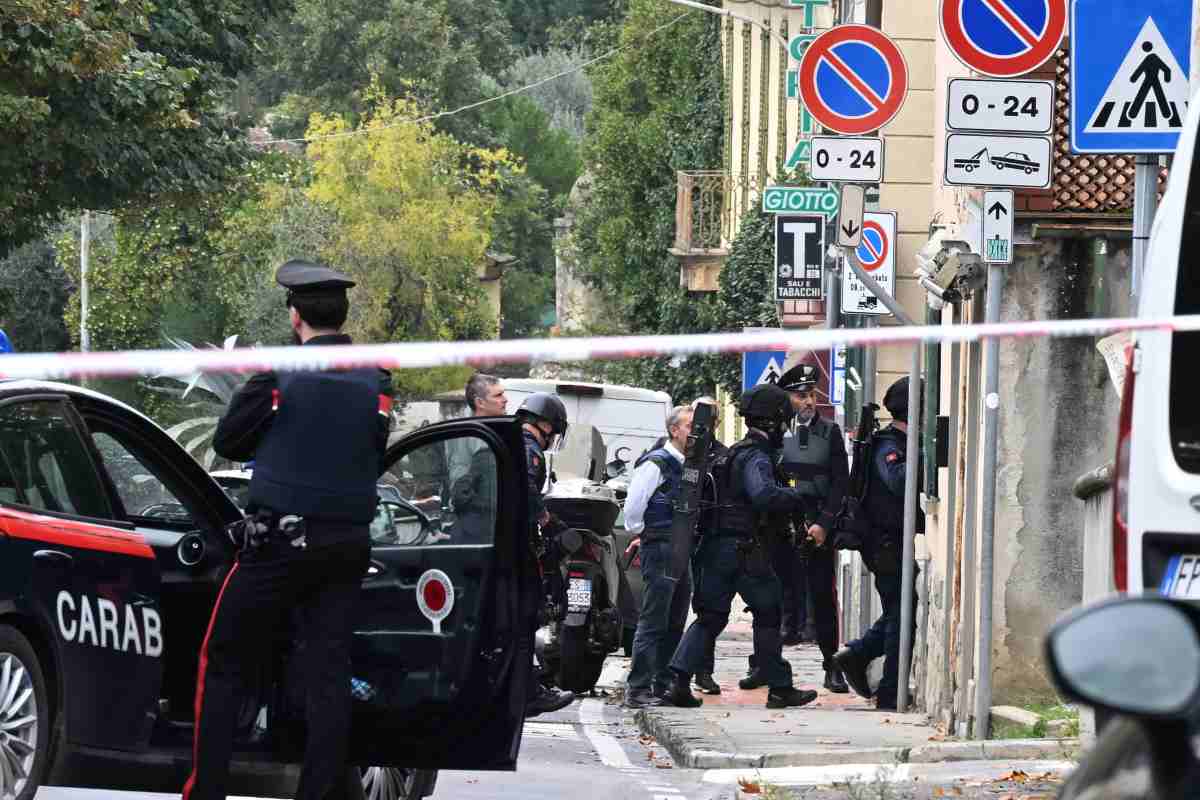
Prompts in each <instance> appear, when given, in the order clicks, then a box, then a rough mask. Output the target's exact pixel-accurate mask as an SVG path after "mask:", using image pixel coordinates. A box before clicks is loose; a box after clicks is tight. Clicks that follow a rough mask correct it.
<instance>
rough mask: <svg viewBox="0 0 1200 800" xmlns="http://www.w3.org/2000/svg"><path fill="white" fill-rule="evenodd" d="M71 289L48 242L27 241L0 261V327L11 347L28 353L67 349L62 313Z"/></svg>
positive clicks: (67, 338) (68, 336) (68, 343)
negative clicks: (27, 242) (6, 335)
mask: <svg viewBox="0 0 1200 800" xmlns="http://www.w3.org/2000/svg"><path fill="white" fill-rule="evenodd" d="M71 289H72V287H71V281H70V279H69V278H68V277H67V275H66V273H65V272H63V270H62V267H60V266H59V265H58V262H57V261H56V260H55V257H54V247H53V245H51V244H50V243H49V242H46V241H38V242H30V243H29V244H26V245H23V246H21V247H19V248H17V249H16V250H14V251H13V253H12V255H10V256H9V257H8V258H6V259H4V260H3V261H0V328H3V329H4V331H5V333H7V334H8V338H9V339H10V340H11V341H12V343H13V346H14V347H16V348H17V349H18V350H20V351H24V352H30V353H49V352H54V351H56V350H65V349H67V347H68V346H69V345H70V343H71V336H70V334H69V333H68V332H67V326H66V323H65V322H63V312H64V310H65V309H66V305H67V301H68V299H69V298H70V295H71Z"/></svg>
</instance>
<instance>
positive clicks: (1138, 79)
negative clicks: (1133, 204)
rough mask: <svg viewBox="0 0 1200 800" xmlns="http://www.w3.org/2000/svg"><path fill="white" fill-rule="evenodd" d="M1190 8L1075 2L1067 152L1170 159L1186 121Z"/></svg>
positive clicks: (1152, 1) (1154, 2) (1133, 1)
mask: <svg viewBox="0 0 1200 800" xmlns="http://www.w3.org/2000/svg"><path fill="white" fill-rule="evenodd" d="M1191 30H1192V4H1191V3H1189V2H1181V1H1180V0H1074V2H1072V4H1071V150H1072V151H1073V152H1076V153H1171V152H1174V151H1175V146H1176V144H1177V143H1178V141H1179V134H1180V132H1181V131H1182V130H1183V119H1184V117H1185V116H1186V115H1187V106H1188V97H1189V94H1190V93H1189V86H1188V73H1189V70H1190V69H1191V61H1192V59H1191V45H1190V43H1189V37H1190V34H1191Z"/></svg>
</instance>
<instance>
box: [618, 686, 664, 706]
mask: <svg viewBox="0 0 1200 800" xmlns="http://www.w3.org/2000/svg"><path fill="white" fill-rule="evenodd" d="M662 704H663V701H662V697H661V696H659V695H658V694H656V693H655V692H652V691H650V690H649V689H634V690H632V691H631V692H629V694H627V695H625V706H626V707H627V708H654V707H655V706H661V705H662Z"/></svg>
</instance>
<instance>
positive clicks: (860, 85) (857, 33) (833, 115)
mask: <svg viewBox="0 0 1200 800" xmlns="http://www.w3.org/2000/svg"><path fill="white" fill-rule="evenodd" d="M799 73H800V99H801V101H802V102H803V103H804V107H805V108H807V109H808V110H809V112H810V113H811V114H812V116H813V119H815V120H816V121H817V122H819V123H821V125H823V126H824V127H825V128H826V129H828V130H831V131H836V132H837V133H844V134H847V135H849V136H858V135H861V134H864V133H868V132H870V131H874V130H878V129H879V128H882V127H883V126H884V125H886V124H887V123H888V122H890V121H891V120H892V118H893V117H895V116H896V114H897V112H899V111H900V107H901V106H902V105H904V97H905V95H906V94H907V93H908V66H907V65H906V64H905V63H904V56H903V55H901V53H900V48H899V47H897V46H896V43H895V42H893V41H892V40H891V39H889V38H888V37H887V36H885V35H884V34H883V33H882V32H881V31H879V30H878V29H876V28H871V27H868V26H866V25H839V26H838V27H836V28H832V29H830V30H828V31H826V32H825V33H823V34H821V35H820V36H818V37H817V38H816V39H814V40H813V42H812V44H810V45H809V46H808V49H807V50H805V51H804V58H803V59H801V61H800V69H799Z"/></svg>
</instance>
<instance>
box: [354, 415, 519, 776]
mask: <svg viewBox="0 0 1200 800" xmlns="http://www.w3.org/2000/svg"><path fill="white" fill-rule="evenodd" d="M456 449H457V450H458V452H457V453H456V452H455V450H456ZM464 451H465V453H466V454H467V455H468V456H469V462H470V464H471V467H470V469H469V470H468V471H467V473H466V474H454V475H452V473H451V466H450V464H451V462H452V461H456V460H457V459H456V456H459V455H461V454H462V453H463V452H464ZM385 463H386V467H387V469H386V471H385V472H384V474H383V477H382V478H381V483H384V484H387V485H390V486H394V487H395V488H396V489H397V491H399V492H400V494H401V496H402V497H403V498H404V499H405V500H406V501H408V503H410V504H412V506H415V507H416V508H417V509H419V510H420V511H421V512H423V514H424V515H425V516H426V517H428V520H429V521H428V522H427V523H426V522H423V523H422V524H423V525H426V526H427V527H428V528H429V529H428V530H427V531H426V532H425V535H423V536H419V537H414V536H413V535H411V531H408V529H407V528H406V529H405V530H404V531H403V532H400V531H399V528H397V533H395V534H393V533H391V532H388V531H386V530H383V531H378V530H377V531H376V532H375V533H374V534H373V542H372V553H371V565H370V567H369V569H368V574H367V575H366V577H365V579H364V581H363V594H362V600H361V605H360V607H359V612H358V618H357V621H356V634H355V639H354V645H353V651H352V661H353V681H352V695H353V697H354V727H353V744H352V749H351V753H352V757H353V759H354V760H355V762H356V763H358V764H360V765H363V766H367V765H377V766H402V767H412V768H417V769H473V770H474V769H514V768H515V766H516V759H517V752H518V749H519V746H520V735H521V725H522V721H523V718H524V706H525V693H526V688H527V682H528V680H529V679H530V665H531V663H532V630H533V626H534V619H533V618H534V614H535V611H534V609H533V607H532V603H531V602H530V601H529V600H528V598H526V599H525V600H524V602H522V592H521V587H522V585H528V581H529V580H531V579H533V578H535V576H536V563H535V562H534V561H533V560H532V558H531V557H530V555H529V552H530V551H529V543H528V539H527V532H528V520H529V511H528V507H527V506H528V498H527V497H526V491H525V477H524V476H525V453H524V445H523V442H522V438H521V432H520V427H519V425H518V424H517V423H516V422H515V421H514V420H513V419H511V418H508V417H502V418H491V419H479V418H473V419H469V420H456V421H451V422H445V423H439V424H436V425H431V426H429V427H426V428H422V429H421V430H420V431H418V432H416V433H414V434H412V435H410V436H408V437H406V438H404V439H403V440H401V441H400V442H398V443H397V444H396V445H394V446H393V447H392V448H390V449H389V451H388V453H387V458H386V461H385ZM403 516H408V517H411V516H412V515H411V513H410V514H407V515H403Z"/></svg>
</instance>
